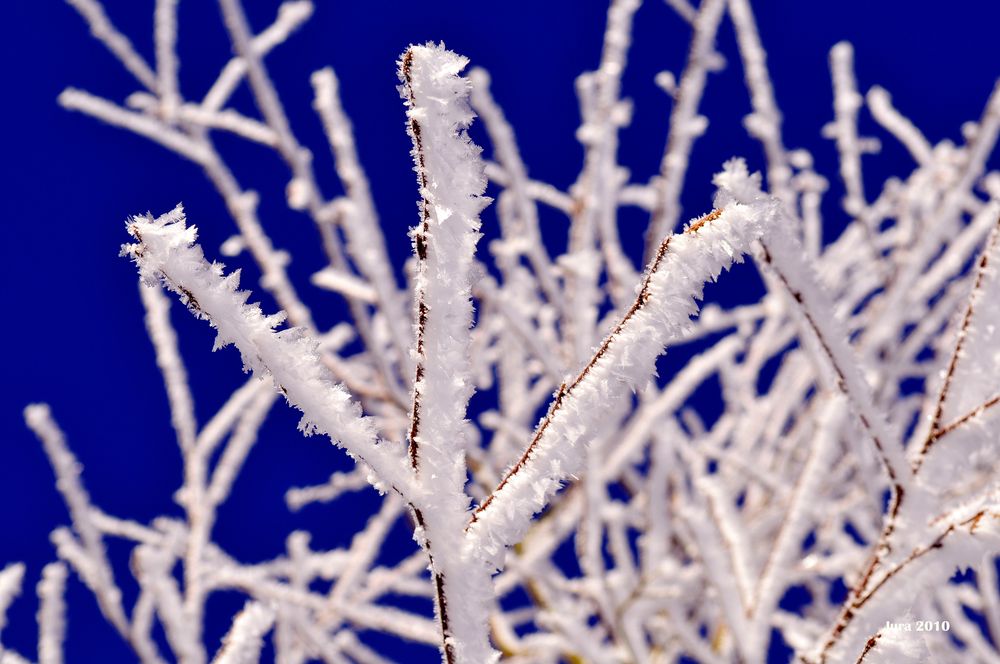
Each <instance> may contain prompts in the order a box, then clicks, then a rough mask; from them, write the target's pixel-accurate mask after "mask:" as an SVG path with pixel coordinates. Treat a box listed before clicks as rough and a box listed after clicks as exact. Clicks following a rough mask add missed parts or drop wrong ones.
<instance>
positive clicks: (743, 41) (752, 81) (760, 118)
mask: <svg viewBox="0 0 1000 664" xmlns="http://www.w3.org/2000/svg"><path fill="white" fill-rule="evenodd" d="M727 2H728V3H729V17H730V18H731V19H732V21H733V28H734V29H735V30H736V42H737V44H738V45H739V50H740V57H741V58H742V59H743V76H744V78H745V79H746V84H747V89H749V91H750V104H751V106H752V107H753V113H752V114H751V115H750V116H748V117H747V118H746V119H745V120H744V124H745V126H746V128H747V131H748V132H749V133H750V135H752V136H754V137H755V138H757V140H759V141H760V142H761V144H762V145H763V146H764V154H765V155H766V156H767V183H768V190H769V191H771V192H773V193H774V195H775V197H776V198H777V199H778V200H780V201H781V202H782V203H784V205H785V208H786V210H787V211H788V212H789V213H790V214H793V215H794V214H795V212H794V211H795V196H794V194H793V192H792V187H791V178H792V169H791V168H790V167H789V164H788V152H787V151H786V150H785V146H784V143H783V141H782V138H781V111H780V110H779V109H778V103H777V102H776V101H775V98H774V86H773V85H772V84H771V75H770V73H769V72H768V70H767V53H766V52H765V51H764V46H763V45H762V44H761V41H760V33H759V32H758V31H757V22H756V20H755V19H754V15H753V9H751V8H750V2H749V0H727Z"/></svg>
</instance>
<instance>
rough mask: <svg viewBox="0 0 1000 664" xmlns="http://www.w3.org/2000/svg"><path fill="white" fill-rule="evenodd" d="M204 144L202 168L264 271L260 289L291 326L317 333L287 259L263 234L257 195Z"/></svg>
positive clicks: (205, 141) (203, 140)
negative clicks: (261, 288) (274, 303)
mask: <svg viewBox="0 0 1000 664" xmlns="http://www.w3.org/2000/svg"><path fill="white" fill-rule="evenodd" d="M201 143H202V145H204V146H205V148H206V149H207V150H208V153H209V155H210V157H209V158H207V159H206V160H205V161H203V162H202V163H201V166H202V168H203V169H204V170H205V174H206V175H207V176H208V179H209V180H211V181H212V184H214V185H215V188H216V189H217V190H218V191H219V194H220V195H221V196H222V198H223V200H224V201H225V203H226V207H227V208H228V209H229V214H230V215H231V216H232V217H233V220H234V221H236V226H237V228H239V230H240V235H242V236H243V239H244V241H245V242H246V245H247V248H249V249H250V253H251V254H252V255H253V257H254V259H255V260H256V261H257V265H258V266H259V267H260V271H261V280H260V283H261V285H262V286H263V287H264V288H266V289H267V290H268V292H270V293H271V294H272V295H273V296H274V299H275V300H276V301H277V302H278V306H280V307H281V308H282V310H283V311H284V312H285V313H286V314H287V316H288V320H289V322H290V323H291V324H292V325H296V326H302V327H305V328H308V329H310V330H314V329H315V325H314V323H313V320H312V313H311V312H310V311H309V308H308V307H307V306H306V305H305V304H304V303H303V302H302V300H301V298H299V296H298V293H296V291H295V287H294V286H293V285H292V282H291V280H290V279H289V278H288V272H287V271H286V270H285V265H286V264H287V262H288V258H287V255H286V254H285V253H284V252H282V251H280V250H276V249H275V248H274V245H272V244H271V238H269V237H268V236H267V234H266V233H265V232H264V229H263V226H262V225H261V223H260V219H259V218H258V216H257V205H258V203H259V200H260V199H259V197H258V195H257V192H255V191H251V190H244V189H243V188H242V187H241V186H240V184H239V182H237V180H236V177H235V176H234V175H233V173H232V171H231V170H229V167H228V166H226V164H225V162H223V161H222V158H221V157H220V156H219V154H218V152H216V150H215V147H214V146H213V145H212V143H211V141H210V139H209V137H208V136H207V135H203V136H202V140H201Z"/></svg>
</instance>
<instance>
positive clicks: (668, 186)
mask: <svg viewBox="0 0 1000 664" xmlns="http://www.w3.org/2000/svg"><path fill="white" fill-rule="evenodd" d="M725 7H726V0H704V1H703V2H702V3H701V5H700V6H699V7H698V16H697V18H696V19H695V20H694V23H693V26H694V35H693V36H692V37H691V51H690V55H689V56H688V63H687V66H686V67H685V69H684V73H683V74H682V75H681V79H680V84H679V85H678V87H677V96H676V100H675V102H674V109H673V112H672V113H671V114H670V130H669V134H668V135H667V146H666V150H665V151H664V154H663V161H662V162H661V164H660V175H659V178H658V179H657V180H656V182H655V183H654V186H655V188H656V192H657V196H656V208H655V209H654V210H653V215H652V218H651V219H650V221H649V229H648V230H647V231H646V252H645V256H644V258H643V260H644V261H646V262H647V263H648V262H649V261H650V260H652V258H653V256H654V255H655V253H656V250H657V247H658V246H659V244H660V242H661V241H662V240H663V238H664V236H666V235H667V234H668V233H669V232H670V231H671V230H672V229H673V228H674V227H675V226H676V225H677V221H678V220H679V219H680V216H681V207H680V196H681V190H682V189H683V188H684V178H685V176H686V174H687V166H688V162H689V161H690V156H691V149H692V148H693V147H694V142H695V140H697V139H698V137H699V136H701V135H702V134H703V133H705V129H706V127H707V123H708V120H707V119H706V118H705V117H704V116H702V115H699V114H698V106H699V105H700V104H701V97H702V95H703V94H704V92H705V83H706V81H707V78H708V72H709V71H711V70H712V69H713V68H714V67H716V66H717V65H718V57H719V55H718V54H717V53H716V52H715V39H716V34H717V33H718V31H719V23H720V22H721V21H722V13H723V10H724V9H725Z"/></svg>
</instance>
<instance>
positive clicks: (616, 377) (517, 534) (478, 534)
mask: <svg viewBox="0 0 1000 664" xmlns="http://www.w3.org/2000/svg"><path fill="white" fill-rule="evenodd" d="M773 214H774V208H773V207H772V206H769V205H756V206H752V207H751V206H745V205H741V204H732V205H728V206H726V207H724V208H723V209H720V210H715V211H713V212H712V213H710V214H708V215H706V216H704V217H702V218H700V219H698V220H697V221H695V222H693V223H692V224H691V225H690V227H689V228H688V229H687V230H686V231H685V232H684V233H682V234H678V235H672V236H668V237H667V238H666V239H665V240H663V242H661V244H660V248H659V250H658V251H657V252H656V254H655V256H654V258H653V260H652V262H651V263H650V264H649V266H648V267H647V269H646V274H645V277H644V278H643V281H642V284H641V287H640V290H639V294H638V297H637V298H636V300H635V302H634V303H633V304H632V306H631V307H629V309H628V310H627V311H626V312H625V313H624V315H623V316H622V318H621V320H620V322H619V323H618V324H617V325H616V326H615V327H614V329H613V330H612V331H611V333H610V334H609V335H608V336H607V337H606V338H605V339H604V341H603V342H602V343H601V344H600V346H599V347H598V349H597V351H596V353H595V354H594V355H593V357H592V358H591V359H590V361H589V362H587V363H586V365H585V366H584V368H583V370H582V371H581V372H580V373H579V374H578V375H577V376H576V378H574V379H573V380H572V381H569V382H566V383H563V384H562V385H561V386H560V387H559V389H558V390H557V391H556V394H555V396H554V399H553V401H552V403H551V405H550V407H549V411H548V414H547V415H546V416H545V417H544V418H543V419H542V421H541V423H540V424H539V425H538V427H537V428H536V430H535V433H534V435H533V436H532V439H531V442H530V443H529V445H528V447H527V449H526V450H525V452H524V454H523V455H522V456H521V458H520V460H519V461H518V462H517V463H516V464H515V465H514V466H513V468H511V470H510V471H509V472H508V473H507V474H506V476H505V477H504V478H503V480H501V482H500V484H499V486H497V488H496V489H495V490H494V491H493V493H492V494H490V495H489V496H488V497H487V498H486V499H485V500H484V501H483V502H482V503H481V504H480V505H479V507H478V508H477V510H476V512H475V513H474V515H473V518H472V520H471V522H470V524H469V527H468V537H469V538H470V539H471V540H472V541H474V542H476V544H477V546H478V547H479V548H480V549H481V550H482V551H483V552H484V553H485V554H486V555H489V556H491V557H492V558H494V559H496V558H497V557H499V556H501V555H502V553H503V551H504V549H505V547H506V546H508V545H510V544H513V543H515V542H517V541H518V540H520V538H521V537H522V536H523V534H524V532H525V530H526V529H527V527H528V524H529V522H530V519H531V516H532V515H533V514H535V513H536V512H538V511H539V510H540V509H541V508H542V507H544V505H545V503H546V502H547V501H548V499H549V497H550V496H551V495H552V493H554V491H555V490H556V488H557V487H558V485H559V482H560V481H561V480H562V479H563V478H565V477H566V476H568V475H571V474H572V473H574V472H576V471H577V469H579V467H580V464H581V463H582V461H583V450H584V449H585V446H586V444H587V443H588V442H589V441H590V438H591V437H592V436H593V434H594V429H595V427H596V426H597V425H598V424H599V422H600V421H602V418H603V417H604V413H605V412H606V410H607V408H608V406H609V404H612V403H614V402H616V401H617V400H619V399H621V398H623V397H624V396H625V395H626V394H627V393H628V391H629V390H633V389H639V388H640V387H644V386H645V383H646V381H647V380H648V379H649V377H650V376H651V375H652V372H653V367H654V362H655V359H656V357H657V356H658V355H659V354H661V353H662V352H663V349H664V346H665V345H666V344H667V343H668V342H670V341H672V340H673V339H675V338H676V337H677V336H678V335H679V334H680V333H682V331H683V330H684V329H685V328H686V327H687V326H688V325H689V317H690V316H691V315H692V314H693V313H695V311H696V307H695V304H694V302H693V300H692V298H693V297H697V296H699V295H700V293H701V289H702V286H703V284H704V282H705V281H707V280H709V279H714V278H715V277H716V276H717V275H718V273H719V272H720V271H721V269H722V268H723V267H727V266H728V265H729V264H730V262H731V261H732V260H734V259H737V258H738V257H739V255H740V254H742V252H744V251H746V250H747V248H748V247H749V244H750V242H751V241H752V240H754V239H756V238H757V237H759V236H760V234H761V233H762V232H763V231H764V229H765V228H767V227H768V226H770V225H771V223H772V221H773Z"/></svg>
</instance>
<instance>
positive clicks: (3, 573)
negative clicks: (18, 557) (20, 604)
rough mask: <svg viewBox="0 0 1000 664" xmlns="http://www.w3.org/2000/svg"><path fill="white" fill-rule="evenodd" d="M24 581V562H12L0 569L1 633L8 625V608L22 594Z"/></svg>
mask: <svg viewBox="0 0 1000 664" xmlns="http://www.w3.org/2000/svg"><path fill="white" fill-rule="evenodd" d="M23 581H24V563H10V564H9V565H7V566H6V567H4V568H3V569H2V570H0V634H2V633H3V630H4V627H6V626H7V609H8V608H9V607H10V605H11V602H13V601H14V599H15V598H16V597H17V596H18V595H20V594H21V583H22V582H23Z"/></svg>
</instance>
